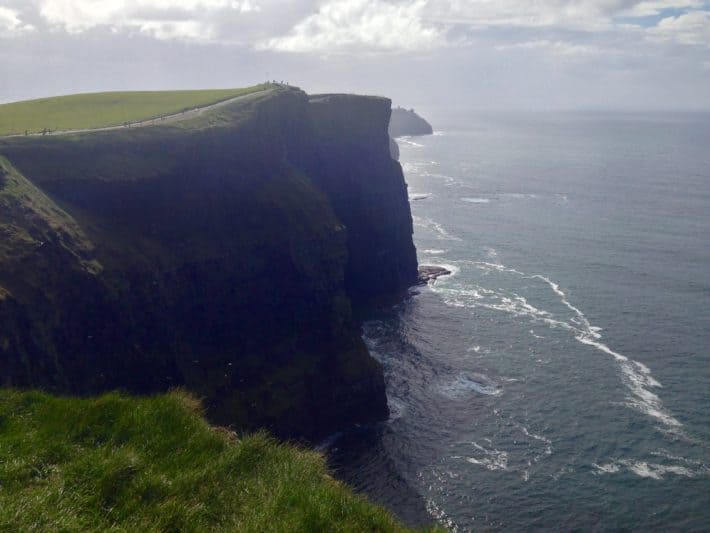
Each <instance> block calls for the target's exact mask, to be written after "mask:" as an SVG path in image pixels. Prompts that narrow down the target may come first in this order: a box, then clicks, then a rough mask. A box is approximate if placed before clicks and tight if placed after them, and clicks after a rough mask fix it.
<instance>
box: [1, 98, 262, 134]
mask: <svg viewBox="0 0 710 533" xmlns="http://www.w3.org/2000/svg"><path fill="white" fill-rule="evenodd" d="M266 87H267V86H266V85H256V86H254V87H247V88H244V89H221V90H205V91H151V92H145V91H144V92H110V93H92V94H75V95H71V96H57V97H53V98H42V99H40V100H27V101H24V102H14V103H10V104H2V105H0V136H1V135H15V134H24V133H25V131H27V132H28V133H38V132H42V131H43V130H45V129H49V130H60V131H61V130H81V129H93V128H104V127H109V126H121V125H123V124H124V123H126V122H139V121H143V120H149V119H151V118H156V117H160V116H165V115H171V114H175V113H180V112H182V111H186V110H189V109H194V108H198V107H204V106H207V105H210V104H214V103H217V102H221V101H224V100H229V99H231V98H234V97H236V96H241V95H244V94H249V93H252V92H256V91H258V90H261V89H264V88H266Z"/></svg>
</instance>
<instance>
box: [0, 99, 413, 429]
mask: <svg viewBox="0 0 710 533" xmlns="http://www.w3.org/2000/svg"><path fill="white" fill-rule="evenodd" d="M389 107H390V103H389V101H388V100H385V99H378V98H367V97H357V96H346V95H330V96H320V97H311V98H310V100H309V98H308V97H307V96H306V95H305V94H304V93H302V92H301V91H298V90H294V89H285V88H281V89H277V90H274V91H273V92H272V93H271V94H269V95H268V96H264V97H263V98H260V99H255V100H252V101H249V102H248V103H242V104H238V105H237V104H235V105H233V106H225V107H223V108H220V109H219V110H216V111H214V112H210V113H206V114H204V115H203V116H200V117H199V118H198V119H195V120H193V121H189V122H186V123H182V124H178V125H169V126H157V127H146V128H140V129H134V130H131V131H123V130H119V131H115V132H105V133H92V134H84V135H77V136H69V137H56V138H30V139H24V138H19V139H12V140H4V141H3V140H0V167H2V169H3V170H2V171H0V175H2V176H3V178H2V179H1V180H0V237H1V238H0V324H2V327H1V328H0V383H2V384H4V385H11V386H19V387H41V388H46V389H49V390H52V391H56V392H65V393H73V394H93V393H97V392H100V391H104V390H109V389H115V388H121V389H127V390H130V391H134V392H140V393H148V392H155V391H162V390H166V389H169V388H171V387H176V386H182V387H185V388H188V389H190V390H192V391H194V392H196V393H197V394H198V395H201V396H203V397H204V398H205V403H206V405H207V406H208V413H209V414H210V416H211V417H212V418H213V420H215V421H217V422H219V423H223V424H224V423H226V424H234V425H235V426H238V427H240V428H242V429H247V430H249V429H255V428H260V427H266V428H268V429H270V430H271V431H273V432H274V433H276V434H277V435H279V436H282V437H304V438H309V439H315V438H319V437H321V436H323V435H326V434H328V433H330V432H332V431H336V430H338V429H342V428H344V427H347V426H349V425H352V424H353V423H366V422H371V421H375V420H380V419H382V418H385V417H386V416H387V403H386V397H385V392H384V380H383V376H382V371H381V368H380V366H379V364H378V363H377V362H376V361H375V360H374V359H372V358H371V357H370V355H369V354H368V352H367V349H366V347H365V345H364V343H363V342H362V340H361V338H360V327H359V323H358V321H357V320H356V319H355V318H354V317H353V312H352V307H353V306H352V303H355V304H356V306H358V308H364V307H366V306H368V305H371V304H372V303H373V302H374V301H376V300H378V299H380V298H385V297H389V296H392V295H396V294H397V293H400V292H401V291H402V290H404V289H405V288H406V287H407V286H409V285H411V284H413V283H415V282H416V279H417V264H416V254H415V250H414V246H413V244H412V220H411V214H410V211H409V204H408V201H407V194H406V185H405V183H404V179H403V176H402V171H401V168H400V167H399V164H398V163H397V162H396V161H394V160H392V159H391V157H390V154H389V144H388V135H387V124H388V121H389V113H390V111H389Z"/></svg>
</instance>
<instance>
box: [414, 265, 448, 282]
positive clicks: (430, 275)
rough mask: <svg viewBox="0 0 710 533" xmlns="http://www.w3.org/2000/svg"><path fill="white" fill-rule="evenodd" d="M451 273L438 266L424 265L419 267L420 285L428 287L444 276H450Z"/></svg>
mask: <svg viewBox="0 0 710 533" xmlns="http://www.w3.org/2000/svg"><path fill="white" fill-rule="evenodd" d="M450 275H451V271H450V270H448V269H446V268H444V267H441V266H436V265H422V266H420V267H419V284H420V285H426V284H427V283H429V282H430V281H436V280H437V279H438V278H440V277H442V276H450Z"/></svg>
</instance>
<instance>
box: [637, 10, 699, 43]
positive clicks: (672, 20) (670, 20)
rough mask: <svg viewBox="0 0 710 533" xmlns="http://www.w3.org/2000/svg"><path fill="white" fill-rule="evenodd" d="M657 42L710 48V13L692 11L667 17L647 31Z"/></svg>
mask: <svg viewBox="0 0 710 533" xmlns="http://www.w3.org/2000/svg"><path fill="white" fill-rule="evenodd" d="M647 33H648V35H649V37H650V38H651V39H652V40H655V41H675V42H678V43H681V44H687V45H702V46H708V47H710V11H691V12H689V13H685V14H684V15H679V16H677V17H666V18H664V19H663V20H661V21H660V22H659V23H658V25H657V26H655V27H653V28H649V29H648V30H647Z"/></svg>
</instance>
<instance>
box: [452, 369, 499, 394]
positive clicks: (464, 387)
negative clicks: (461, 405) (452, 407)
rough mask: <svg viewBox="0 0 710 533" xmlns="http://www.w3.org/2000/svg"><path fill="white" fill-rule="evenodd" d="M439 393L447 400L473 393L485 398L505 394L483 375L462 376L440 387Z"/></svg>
mask: <svg viewBox="0 0 710 533" xmlns="http://www.w3.org/2000/svg"><path fill="white" fill-rule="evenodd" d="M439 392H441V394H443V395H444V396H446V397H447V398H450V399H458V398H461V397H462V396H464V395H466V394H468V393H471V392H477V393H478V394H483V395H485V396H498V395H499V394H501V393H502V392H503V389H501V387H500V386H499V385H498V384H497V383H495V382H494V381H493V380H491V379H490V378H489V377H488V376H484V375H483V374H470V375H467V374H461V375H459V376H457V377H456V378H455V379H454V380H453V381H450V382H448V383H445V384H443V385H441V386H439Z"/></svg>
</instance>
